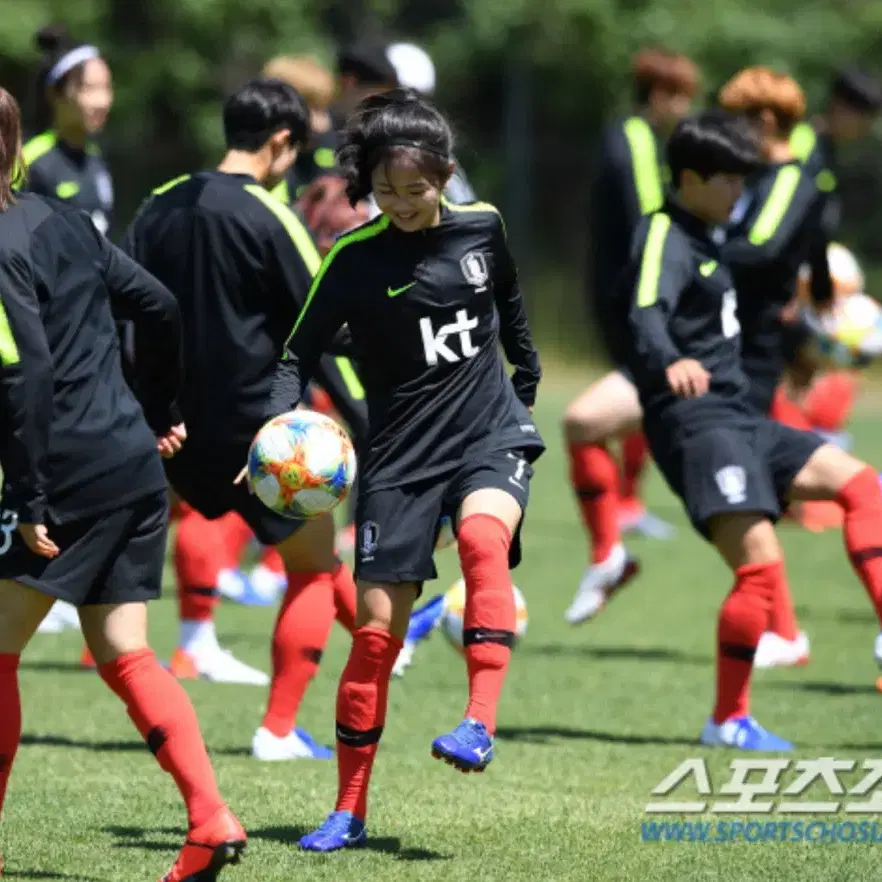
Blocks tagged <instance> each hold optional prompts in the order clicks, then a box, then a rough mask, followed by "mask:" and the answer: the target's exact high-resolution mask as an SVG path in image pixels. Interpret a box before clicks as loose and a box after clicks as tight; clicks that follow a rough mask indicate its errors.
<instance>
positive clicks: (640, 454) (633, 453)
mask: <svg viewBox="0 0 882 882" xmlns="http://www.w3.org/2000/svg"><path fill="white" fill-rule="evenodd" d="M648 457H649V444H648V443H647V441H646V436H645V435H644V434H643V432H635V433H634V434H633V435H626V436H625V437H624V438H623V439H622V498H623V499H634V500H638V499H639V498H640V478H641V476H642V475H643V469H644V468H645V467H646V460H647V458H648Z"/></svg>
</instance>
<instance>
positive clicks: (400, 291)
mask: <svg viewBox="0 0 882 882" xmlns="http://www.w3.org/2000/svg"><path fill="white" fill-rule="evenodd" d="M415 284H416V282H411V283H410V284H409V285H403V286H402V287H401V288H387V289H386V293H387V294H388V295H389V296H390V297H397V296H398V295H399V294H403V293H404V292H405V291H407V290H408V288H413V286H414V285H415Z"/></svg>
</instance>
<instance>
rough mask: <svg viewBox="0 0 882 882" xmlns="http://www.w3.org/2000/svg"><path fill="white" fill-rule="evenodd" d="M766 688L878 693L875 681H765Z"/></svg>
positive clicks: (796, 690)
mask: <svg viewBox="0 0 882 882" xmlns="http://www.w3.org/2000/svg"><path fill="white" fill-rule="evenodd" d="M763 687H764V688H765V689H780V690H785V691H787V692H812V693H814V694H815V695H833V696H837V695H876V694H877V692H876V686H875V684H873V683H824V682H820V681H817V680H803V681H800V680H796V681H794V682H792V683H791V682H778V683H765V684H763Z"/></svg>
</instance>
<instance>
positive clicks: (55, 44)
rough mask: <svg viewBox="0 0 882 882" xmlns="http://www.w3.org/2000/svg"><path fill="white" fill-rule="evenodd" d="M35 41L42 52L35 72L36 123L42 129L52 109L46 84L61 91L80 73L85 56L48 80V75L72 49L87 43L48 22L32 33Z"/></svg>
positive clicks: (47, 121)
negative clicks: (37, 69) (57, 76)
mask: <svg viewBox="0 0 882 882" xmlns="http://www.w3.org/2000/svg"><path fill="white" fill-rule="evenodd" d="M34 43H35V44H36V46H37V48H38V49H39V50H40V52H41V54H42V58H41V61H40V69H39V71H38V72H37V87H38V95H37V117H38V126H39V127H40V128H43V127H44V126H46V125H49V124H50V123H51V120H52V108H51V107H50V106H49V102H48V100H47V97H46V87H47V86H51V88H53V89H54V90H55V91H56V92H62V91H64V89H65V87H66V86H67V85H68V83H70V82H72V81H76V80H77V79H78V78H79V77H80V76H82V73H83V67H84V65H85V64H86V61H88V59H84V60H83V61H81V62H80V63H79V64H76V65H74V66H73V67H72V68H70V70H68V71H65V73H64V74H63V75H62V76H61V77H59V78H58V79H57V80H55V82H52V83H50V82H49V77H50V75H51V73H52V71H53V70H54V69H55V66H56V65H57V64H58V62H59V61H61V60H62V58H64V56H65V55H68V54H69V53H71V52H74V51H75V50H77V49H81V48H84V47H86V46H88V45H89V44H87V43H80V42H78V41H77V40H74V39H73V37H71V35H70V33H69V32H68V30H67V28H66V27H65V26H64V25H62V24H50V25H45V26H44V27H42V28H40V30H39V31H37V33H36V34H35V35H34Z"/></svg>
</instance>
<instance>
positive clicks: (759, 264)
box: [719, 67, 833, 667]
mask: <svg viewBox="0 0 882 882" xmlns="http://www.w3.org/2000/svg"><path fill="white" fill-rule="evenodd" d="M719 102H720V105H721V106H722V107H724V108H725V109H726V110H729V111H731V112H733V113H737V114H740V115H742V116H744V117H745V118H746V120H747V122H748V124H749V125H750V126H751V127H752V128H753V129H754V131H755V132H756V134H757V137H758V138H759V139H760V142H761V145H762V151H763V155H764V157H765V158H766V160H767V162H768V163H769V164H768V166H767V167H766V168H765V169H764V170H763V171H762V172H761V174H760V175H758V176H755V177H754V178H753V179H752V180H751V186H750V193H749V196H745V197H743V199H742V203H743V204H744V208H743V209H742V210H738V209H736V211H735V217H734V218H733V220H732V222H731V223H730V226H729V229H728V231H727V241H726V243H725V245H723V248H722V254H723V261H724V262H725V264H726V265H727V266H728V267H729V269H730V270H731V271H732V276H733V279H734V283H735V290H736V291H737V292H738V318H739V322H740V324H741V357H742V364H743V367H744V372H745V373H746V374H747V378H748V380H749V381H750V389H749V393H748V397H747V400H748V404H749V405H750V406H751V407H752V408H753V410H754V412H755V413H756V415H757V416H771V415H772V405H773V401H774V399H775V392H776V390H777V389H778V386H779V385H780V383H781V380H782V377H783V375H784V372H785V368H786V366H787V361H788V353H789V352H790V351H791V350H793V349H798V348H799V347H800V346H801V345H802V342H803V341H804V339H805V336H806V333H804V332H803V330H802V328H801V327H800V325H799V324H798V323H797V321H796V320H795V316H791V313H793V312H795V310H796V308H797V300H796V298H797V282H798V279H799V272H800V267H801V266H802V265H803V264H804V263H808V265H809V266H810V267H811V279H812V281H811V289H810V293H811V300H812V302H813V304H814V305H815V307H816V308H826V307H827V305H828V304H829V303H830V302H831V300H832V296H833V287H832V283H831V280H830V273H829V269H828V266H827V234H826V231H825V229H824V226H823V223H822V218H823V213H824V207H825V205H826V197H825V194H824V193H822V192H821V191H820V190H819V189H818V187H817V185H816V184H815V181H814V180H813V178H812V177H811V176H810V175H809V174H808V173H806V172H805V170H804V169H803V168H802V167H801V166H800V164H799V162H797V160H796V159H795V158H794V156H793V153H792V150H791V148H790V145H789V141H790V133H791V131H792V130H793V127H794V126H795V125H796V124H797V122H798V121H799V120H800V119H801V118H802V116H803V114H804V113H805V98H804V96H803V92H802V89H801V88H800V87H799V84H798V83H797V82H796V81H795V80H794V79H793V78H792V77H789V76H787V75H785V74H778V73H776V72H774V71H772V70H769V69H768V68H765V67H751V68H746V69H745V70H742V71H740V72H739V73H738V74H736V75H735V76H734V77H733V78H732V79H731V80H730V81H729V82H728V83H726V85H725V86H723V88H722V90H721V91H720V95H719ZM788 424H789V425H791V427H793V428H800V429H810V428H811V426H810V425H809V423H808V422H807V421H806V420H803V421H802V423H801V424H800V425H797V426H794V425H793V423H792V421H790V422H789V423H788ZM781 587H782V590H781V592H780V594H779V595H778V596H776V598H775V599H774V604H773V607H772V617H771V622H770V628H769V632H768V633H767V634H765V635H763V639H762V640H761V641H760V645H759V648H758V649H757V653H756V656H755V658H754V664H755V666H756V667H773V666H777V665H784V666H789V665H794V664H801V663H805V662H806V661H807V660H808V655H809V645H808V638H807V637H806V635H805V633H803V632H802V631H800V630H799V626H798V625H797V621H796V615H795V612H794V609H793V600H792V598H791V596H790V591H789V589H788V587H787V581H786V578H784V577H782V579H781Z"/></svg>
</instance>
